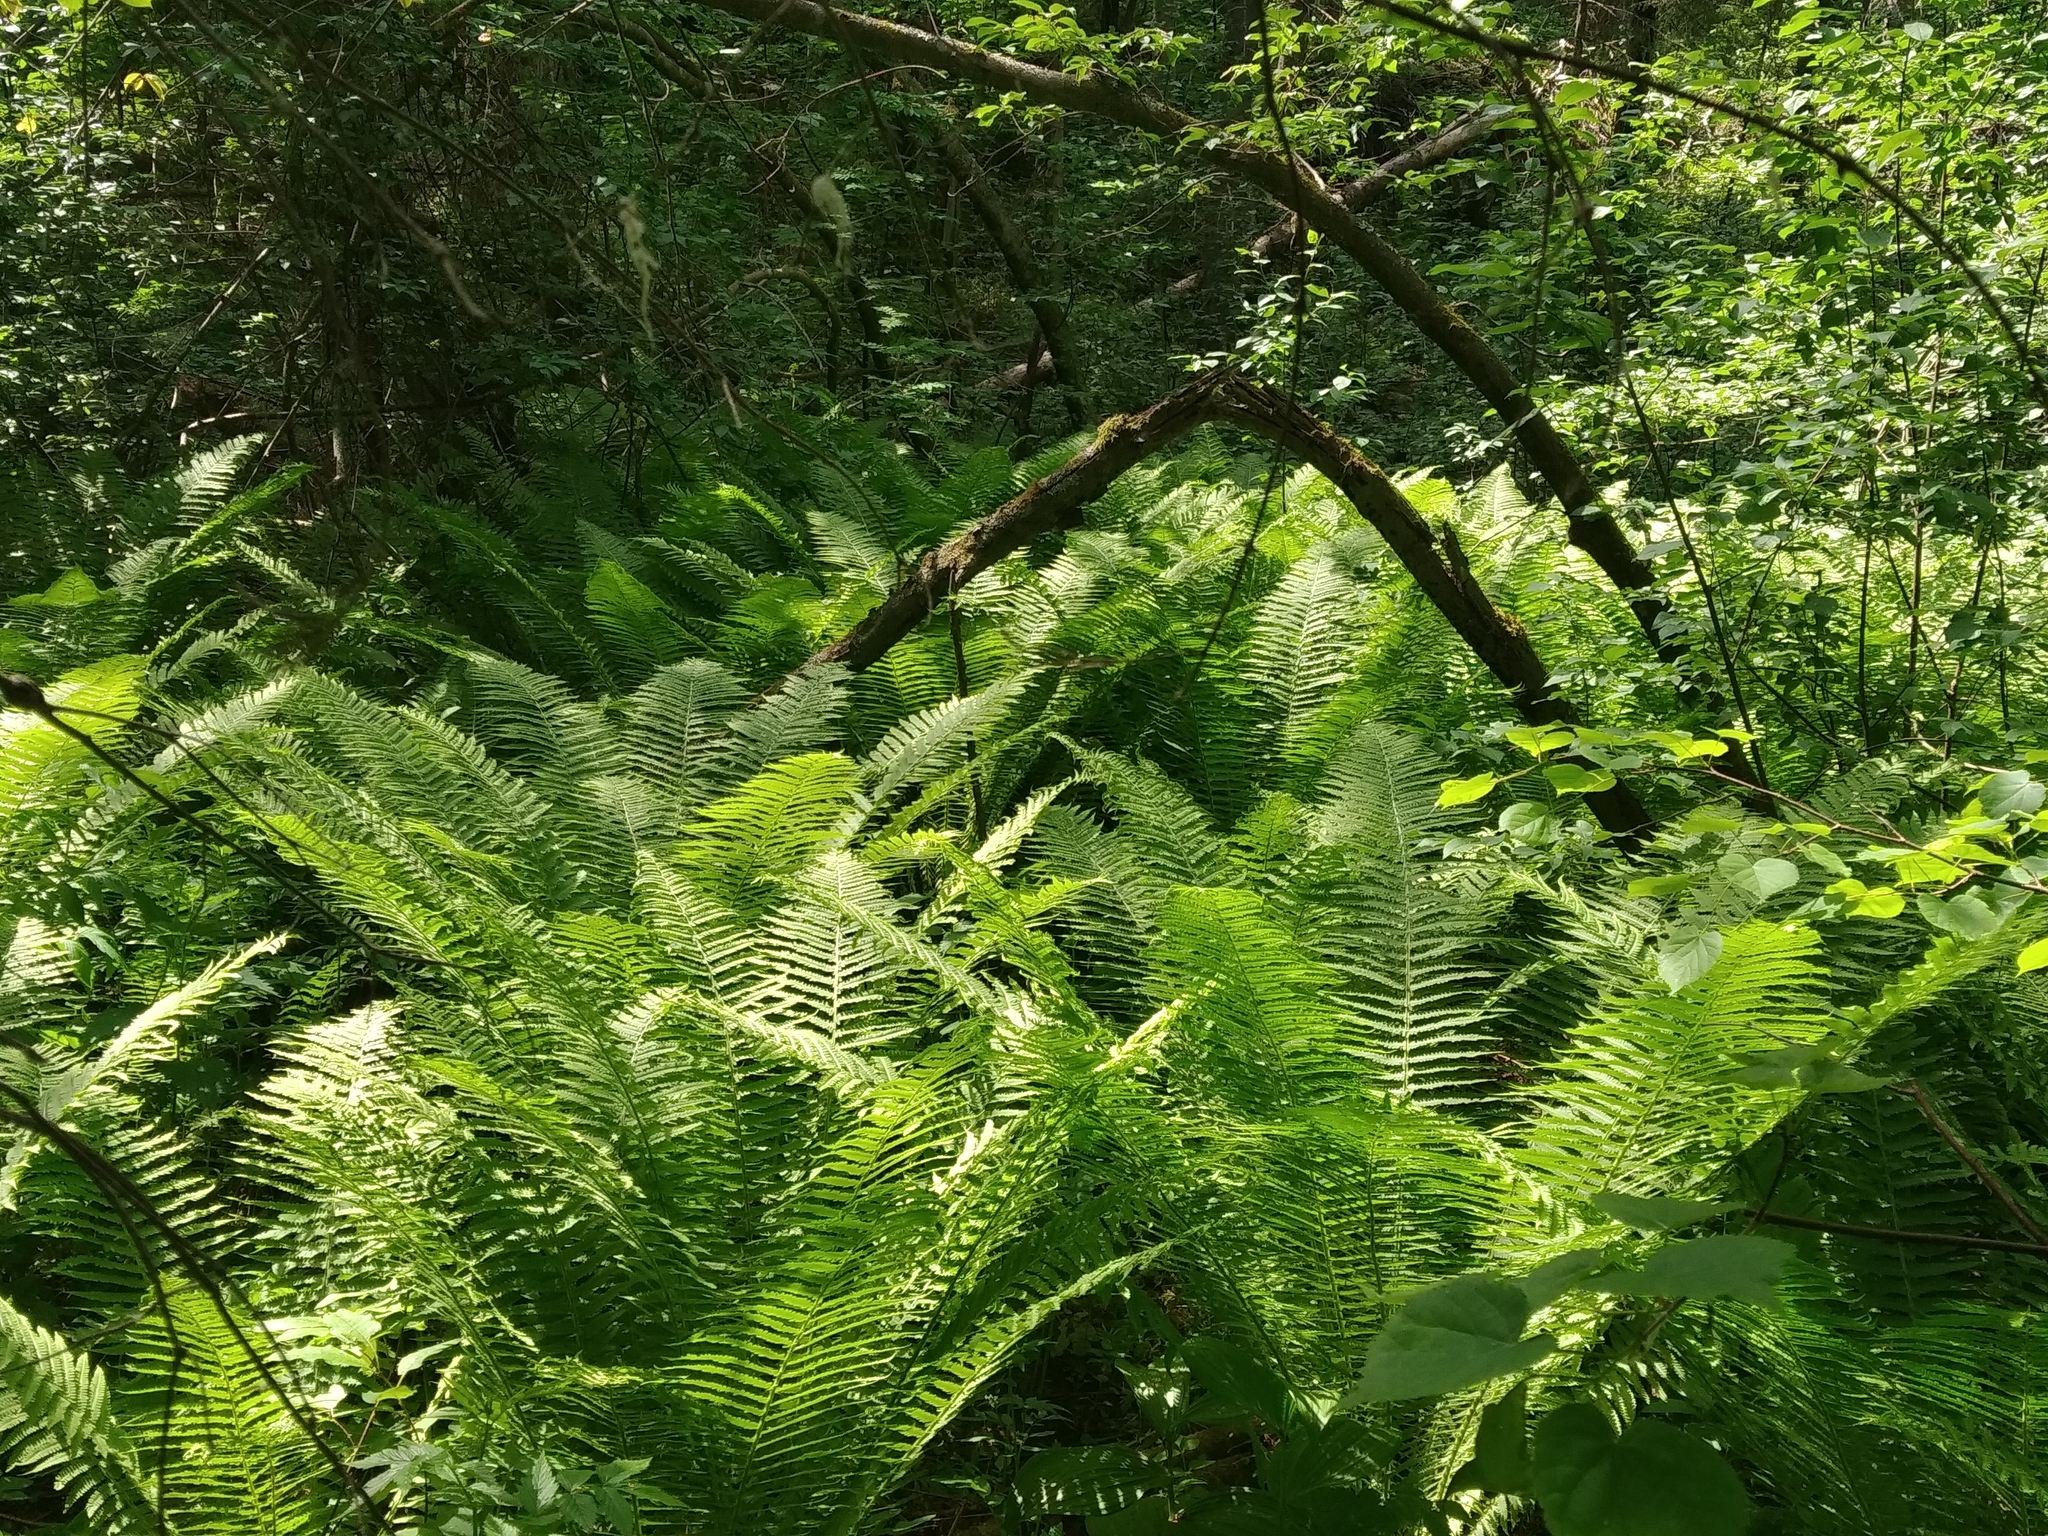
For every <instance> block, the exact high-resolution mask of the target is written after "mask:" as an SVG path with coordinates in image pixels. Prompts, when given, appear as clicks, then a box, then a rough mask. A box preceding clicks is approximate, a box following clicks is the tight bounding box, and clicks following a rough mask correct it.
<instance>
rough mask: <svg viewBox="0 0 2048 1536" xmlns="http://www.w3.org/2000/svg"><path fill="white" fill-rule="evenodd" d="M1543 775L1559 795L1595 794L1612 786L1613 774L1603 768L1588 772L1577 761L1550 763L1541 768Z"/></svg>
mask: <svg viewBox="0 0 2048 1536" xmlns="http://www.w3.org/2000/svg"><path fill="white" fill-rule="evenodd" d="M1543 777H1544V778H1546V779H1548V780H1549V781H1550V787H1551V788H1552V789H1554V790H1556V791H1557V792H1558V793H1559V794H1560V795H1595V794H1598V793H1599V792H1600V791H1601V790H1603V789H1612V788H1614V775H1613V774H1611V773H1609V772H1607V771H1606V770H1605V769H1602V770H1601V771H1600V772H1598V773H1588V772H1587V771H1586V770H1585V769H1583V768H1581V767H1580V766H1579V765H1578V764H1577V763H1552V764H1551V765H1550V766H1549V767H1547V768H1545V769H1544V770H1543Z"/></svg>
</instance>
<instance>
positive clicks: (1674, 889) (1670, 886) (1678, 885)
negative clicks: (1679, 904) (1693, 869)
mask: <svg viewBox="0 0 2048 1536" xmlns="http://www.w3.org/2000/svg"><path fill="white" fill-rule="evenodd" d="M1698 878H1699V877H1698V876H1697V875H1643V876H1640V877H1638V878H1637V879H1634V880H1631V881H1629V883H1628V893H1629V895H1631V896H1676V895H1677V894H1678V893H1679V892H1680V891H1682V890H1684V889H1685V888H1686V887H1687V886H1689V885H1691V884H1692V883H1693V881H1694V880H1696V879H1698Z"/></svg>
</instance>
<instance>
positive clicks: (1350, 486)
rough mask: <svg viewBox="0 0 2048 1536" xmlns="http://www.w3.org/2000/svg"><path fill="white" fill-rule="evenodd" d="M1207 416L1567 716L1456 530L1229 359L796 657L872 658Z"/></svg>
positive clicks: (1501, 672)
mask: <svg viewBox="0 0 2048 1536" xmlns="http://www.w3.org/2000/svg"><path fill="white" fill-rule="evenodd" d="M1205 422H1228V423H1230V424H1231V425H1233V426H1236V427H1239V428H1241V429H1242V430H1244V431H1247V432H1251V433H1254V434H1256V435H1258V436H1260V437H1263V438H1265V439H1267V440H1268V441H1269V442H1271V443H1273V444H1274V445H1275V446H1276V447H1278V448H1280V449H1282V450H1284V451H1285V452H1287V453H1288V454H1290V455H1292V456H1294V457H1296V458H1299V459H1301V460H1302V461H1304V462H1306V463H1308V464H1310V465H1312V466H1314V467H1315V468H1316V469H1317V470H1318V471H1320V472H1321V473H1322V474H1323V476H1324V477H1325V478H1327V479H1328V480H1329V481H1330V483H1331V484H1332V485H1334V486H1336V487H1337V489H1338V490H1339V491H1341V492H1342V493H1343V494H1344V495H1345V496H1346V497H1347V498H1348V499H1349V500H1350V502H1351V504H1352V506H1353V507H1355V508H1356V509H1357V510H1358V513H1359V515H1360V516H1362V517H1363V518H1364V519H1365V520H1366V521H1367V522H1368V523H1370V524H1371V525H1372V526H1373V528H1374V529H1375V530H1377V531H1378V533H1379V535H1380V537H1381V538H1383V539H1384V540H1386V542H1387V546H1388V548H1389V549H1391V550H1392V551H1393V553H1394V557H1395V558H1396V559H1398V560H1399V561H1400V562H1401V565H1402V567H1403V568H1404V569H1405V570H1406V571H1407V572H1408V574H1409V575H1410V576H1411V577H1412V578H1413V579H1414V581H1415V584H1416V586H1418V587H1419V588H1421V590H1422V593H1423V595H1424V596H1425V597H1427V598H1428V599H1429V601H1430V602H1431V603H1432V604H1434V605H1435V607H1436V609H1437V611H1438V612H1439V613H1441V614H1442V615H1443V616H1444V618H1445V620H1446V621H1447V622H1448V623H1449V624H1450V626H1451V627H1452V628H1453V629H1454V630H1456V631H1457V632H1458V635H1459V637H1460V638H1461V639H1463V640H1464V641H1465V643H1466V644H1467V645H1468V646H1470V647H1471V648H1472V652H1473V654H1474V655H1475V656H1477V657H1478V658H1479V660H1480V661H1481V662H1482V663H1483V664H1484V665H1485V667H1486V669H1487V670H1488V671H1489V672H1491V673H1492V674H1493V675H1494V677H1495V678H1496V679H1498V680H1499V681H1500V683H1501V685H1502V686H1503V687H1505V688H1506V689H1507V690H1508V693H1509V695H1510V697H1511V698H1512V699H1513V700H1514V705H1515V708H1516V710H1517V712H1519V713H1520V714H1521V716H1522V717H1523V718H1524V719H1525V720H1530V721H1535V722H1543V723H1550V722H1556V723H1560V724H1569V723H1571V722H1573V721H1574V720H1576V718H1577V714H1576V711H1574V709H1573V708H1572V705H1571V701H1570V700H1569V699H1567V698H1565V697H1564V696H1563V695H1562V694H1560V693H1559V692H1558V691H1557V689H1556V687H1555V686H1554V685H1553V684H1552V682H1551V679H1550V672H1549V669H1548V668H1547V667H1545V666H1544V665H1543V662H1542V659H1541V658H1540V657H1539V656H1538V655H1537V654H1536V647H1535V645H1534V643H1533V642H1532V641H1531V640H1530V638H1529V632H1528V631H1527V630H1526V629H1525V628H1524V627H1523V626H1522V624H1521V621H1520V620H1518V619H1517V618H1515V616H1514V615H1513V614H1510V613H1505V612H1503V611H1502V610H1501V609H1499V608H1497V607H1495V606H1494V604H1493V602H1492V600H1491V599H1490V598H1488V597H1487V595H1486V593H1485V592H1484V591H1483V590H1482V589H1481V587H1480V586H1479V583H1478V581H1477V580H1476V579H1475V578H1474V577H1473V575H1472V571H1471V568H1470V566H1469V565H1468V564H1467V563H1466V560H1465V556H1464V552H1463V551H1462V550H1461V549H1460V547H1459V545H1458V540H1457V535H1456V534H1455V533H1454V532H1453V531H1452V530H1451V529H1449V528H1448V527H1445V528H1443V529H1442V530H1441V532H1439V531H1437V530H1433V529H1432V528H1431V527H1430V525H1429V524H1428V522H1426V521H1425V520H1424V519H1423V517H1422V515H1421V514H1420V513H1419V512H1417V511H1416V510H1415V508H1414V507H1413V506H1412V505H1411V504H1410V503H1409V501H1408V498H1407V497H1405V496H1403V495H1402V494H1401V492H1400V490H1399V489H1398V488H1397V487H1396V486H1395V485H1394V483H1393V482H1392V481H1391V480H1389V479H1388V478H1387V477H1386V475H1385V474H1384V473H1382V472H1381V470H1380V469H1379V467H1378V466H1377V465H1375V464H1374V463H1372V461H1371V460H1369V459H1367V458H1366V457H1365V455H1363V454H1362V453H1360V452H1359V451H1358V450H1357V448H1355V447H1354V446H1352V444H1351V443H1350V442H1349V441H1348V440H1346V439H1345V438H1344V437H1343V435H1342V434H1340V433H1339V432H1338V431H1337V430H1336V429H1335V428H1333V427H1332V426H1330V424H1329V423H1328V422H1325V421H1324V420H1322V418H1320V417H1318V416H1317V415H1315V414H1314V413H1313V412H1312V411H1310V410H1308V409H1307V408H1306V407H1305V406H1303V405H1302V404H1301V403H1300V402H1299V401H1297V400H1294V399H1293V398H1291V397H1290V396H1288V395H1286V394H1284V393H1282V392H1281V391H1279V390H1277V389H1273V388H1270V387H1269V386H1266V385H1263V384H1258V383H1255V382H1253V381H1252V380H1250V379H1247V378H1246V377H1244V375H1242V374H1241V373H1239V372H1237V371H1236V370H1235V369H1232V368H1218V369H1213V370H1211V371H1210V372H1208V373H1205V374H1203V375H1202V376H1201V377H1200V378H1198V379H1195V380H1194V381H1193V382H1191V383H1189V384H1187V385H1185V386H1183V387H1182V388H1180V389H1178V390H1176V391H1174V392H1173V393H1172V394H1170V395H1168V396H1167V397H1166V398H1165V399H1163V400H1161V401H1159V402H1158V403H1157V404H1155V405H1152V406H1150V407H1148V408H1147V409H1145V410H1142V411H1138V412H1136V413H1134V414H1132V415H1128V416H1113V417H1111V418H1110V419H1109V420H1108V421H1105V422H1104V423H1103V424H1102V426H1101V428H1100V429H1099V430H1098V431H1097V432H1096V434H1095V440H1094V441H1093V442H1091V443H1090V444H1089V445H1088V446H1087V447H1085V448H1083V449H1082V450H1081V451H1080V452H1079V453H1077V454H1075V455H1074V457H1072V458H1071V459H1069V460H1067V462H1066V463H1064V464H1062V465H1061V466H1060V467H1059V468H1058V469H1056V470H1054V471H1053V472H1052V473H1051V474H1049V475H1046V476H1044V477H1043V478H1041V479H1039V480H1035V481H1033V482H1032V483H1031V484H1030V485H1028V486H1026V487H1025V488H1024V490H1023V491H1022V492H1021V493H1020V494H1019V495H1017V496H1015V497H1012V498H1011V499H1010V500H1009V501H1007V502H1005V503H1003V505H1002V506H1000V507H998V508H996V509H995V511H993V512H991V513H990V514H989V515H988V516H987V517H985V518H983V519H982V520H981V521H980V522H978V523H976V524H975V525H974V526H973V527H972V528H969V529H968V530H967V531H966V532H965V533H962V534H960V535H959V536H958V537H957V538H954V539H952V540H950V541H949V542H947V543H945V544H942V545H940V546H939V547H938V548H936V549H932V550H928V551H927V552H926V553H925V555H924V558H923V559H921V560H919V561H918V563H917V565H916V567H915V568H914V569H912V570H911V571H910V572H909V574H907V575H906V576H905V577H904V578H903V580H902V581H901V582H899V583H898V584H897V586H896V587H895V588H894V590H892V591H891V592H890V593H889V595H888V596H887V597H885V598H883V599H882V601H881V602H879V603H877V604H876V605H875V606H874V607H873V608H872V609H870V610H869V612H868V614H867V616H866V617H865V618H863V619H862V620H861V621H860V622H859V623H858V624H856V625H854V627H853V628H852V629H850V630H848V631H847V632H846V633H845V634H844V635H842V636H840V638H839V639H837V640H835V641H833V642H832V643H831V644H830V645H828V646H826V647H824V648H823V649H822V650H820V651H818V652H817V653H816V654H815V655H813V656H812V657H811V658H810V660H809V661H807V662H806V663H805V664H804V665H805V666H806V667H816V666H822V665H825V664H828V663H837V664H839V665H841V666H845V667H849V668H851V669H853V670H855V671H859V670H860V669H862V668H864V667H868V666H872V665H873V664H874V663H875V662H877V661H879V660H880V659H881V658H882V657H883V656H884V655H886V654H887V653H888V651H889V648H890V647H891V646H893V645H894V644H895V643H896V642H897V641H898V640H900V639H902V638H903V637H904V636H905V635H907V634H909V633H910V632H911V630H913V629H915V628H916V627H917V626H918V625H920V624H922V623H924V622H925V621H926V620H927V619H928V618H930V617H931V616H932V615H933V614H934V613H936V612H937V611H938V608H939V605H940V604H941V603H944V602H945V601H947V600H948V599H949V598H951V597H952V596H953V594H954V593H956V592H958V591H959V590H960V589H961V588H962V587H964V586H966V585H967V584H968V583H969V582H970V581H972V580H973V579H974V578H975V577H976V576H978V575H980V574H981V573H982V572H983V571H985V570H987V569H988V568H989V567H991V566H992V565H994V564H996V562H998V561H999V560H1002V559H1004V558H1005V557H1006V556H1009V555H1011V554H1014V553H1016V552H1017V551H1018V550H1020V549H1023V548H1025V547H1026V546H1027V545H1029V544H1031V543H1032V542H1033V541H1034V540H1037V539H1039V538H1042V537H1044V536H1045V535H1046V534H1048V533H1053V532H1057V531H1059V530H1062V529H1067V528H1072V527H1076V526H1078V525H1079V523H1080V521H1081V513H1082V509H1083V508H1084V507H1086V506H1087V505H1088V503H1089V502H1091V501H1093V500H1095V499H1096V498H1097V497H1098V496H1100V495H1101V494H1102V493H1103V492H1104V491H1106V490H1107V489H1108V488H1109V486H1110V485H1111V483H1112V482H1114V481H1115V480H1116V479H1117V477H1118V476H1120V475H1121V474H1123V473H1124V472H1125V471H1126V470H1128V469H1130V468H1132V467H1133V466H1134V465H1136V464H1138V463H1139V462H1141V461H1142V460H1144V459H1146V458H1148V457H1149V456H1151V455H1152V454H1154V453H1157V452H1159V451H1160V450H1162V449H1164V448H1167V447H1170V446H1171V445H1172V444H1173V443H1175V442H1177V441H1178V440H1179V439H1181V438H1182V437H1184V436H1186V435H1187V434H1188V433H1189V432H1191V431H1193V430H1194V429H1195V428H1196V427H1198V426H1201V425H1202V424H1204V423H1205ZM1587 801H1588V803H1589V805H1590V806H1591V808H1592V810H1593V812H1594V814H1595V815H1596V816H1597V817H1598V818H1599V820H1600V824H1601V825H1602V826H1604V827H1606V828H1607V829H1608V830H1609V831H1610V832H1615V833H1620V834H1630V833H1634V832H1637V831H1639V830H1640V829H1641V828H1642V827H1643V826H1645V825H1646V824H1647V821H1648V818H1647V816H1646V815H1645V814H1644V811H1643V808H1642V805H1641V803H1640V802H1639V801H1638V800H1637V799H1636V797H1635V794H1634V792H1633V791H1631V790H1629V789H1628V788H1627V787H1626V786H1623V785H1616V786H1615V787H1614V788H1612V789H1609V790H1605V791H1603V792H1601V793H1598V794H1594V795H1589V796H1587Z"/></svg>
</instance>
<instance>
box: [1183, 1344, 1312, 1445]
mask: <svg viewBox="0 0 2048 1536" xmlns="http://www.w3.org/2000/svg"><path fill="white" fill-rule="evenodd" d="M1180 1357H1181V1359H1182V1360H1184V1361H1185V1362H1187V1366H1188V1368H1189V1369H1190V1370H1192V1371H1193V1372H1194V1373H1195V1380H1196V1381H1198V1382H1200V1383H1201V1385H1202V1388H1203V1390H1204V1391H1205V1392H1206V1393H1207V1394H1208V1395H1207V1396H1206V1397H1204V1398H1203V1399H1202V1401H1201V1402H1199V1403H1197V1404H1196V1405H1195V1412H1194V1414H1193V1417H1195V1418H1196V1419H1199V1420H1201V1421H1202V1422H1203V1423H1207V1424H1220V1423H1225V1422H1228V1421H1229V1420H1232V1419H1242V1418H1247V1417H1249V1418H1257V1419H1263V1420H1265V1421H1266V1423H1268V1424H1271V1425H1272V1426H1274V1427H1275V1428H1276V1429H1284V1428H1286V1427H1287V1425H1288V1424H1289V1423H1291V1422H1292V1421H1293V1419H1294V1417H1295V1414H1294V1403H1293V1398H1292V1396H1291V1394H1290V1393H1289V1391H1288V1387H1287V1382H1286V1380H1285V1379H1284V1378H1283V1377H1282V1376H1281V1375H1280V1373H1279V1372H1277V1371H1275V1370H1274V1369H1273V1368H1272V1367H1271V1366H1269V1365H1267V1364H1266V1363H1265V1362H1263V1361H1261V1360H1258V1359H1256V1358H1254V1357H1253V1356H1252V1355H1250V1354H1248V1353H1247V1352H1246V1351H1244V1350H1242V1349H1239V1348H1238V1347H1237V1346H1236V1345H1235V1344H1230V1343H1226V1342H1225V1341H1224V1340H1222V1339H1189V1340H1188V1341H1187V1342H1186V1343H1185V1344H1183V1345H1182V1346H1181V1349H1180Z"/></svg>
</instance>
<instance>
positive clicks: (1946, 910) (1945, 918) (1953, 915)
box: [1913, 894, 2005, 939]
mask: <svg viewBox="0 0 2048 1536" xmlns="http://www.w3.org/2000/svg"><path fill="white" fill-rule="evenodd" d="M1913 905H1914V906H1915V907H1916V908H1918V909H1919V912H1920V915H1921V916H1922V917H1924V918H1925V919H1927V925H1928V926H1929V927H1930V928H1938V929H1940V930H1941V931H1942V932H1943V933H1952V934H1954V935H1956V937H1958V938H1962V939H1983V938H1988V937H1990V936H1991V935H1992V934H1994V933H1996V932H1998V930H1999V929H2000V928H2001V927H2003V926H2004V924H2005V918H2004V916H2003V915H2002V914H2000V913H1998V912H1994V911H1992V909H1991V907H1990V905H1989V903H1987V902H1986V901H1985V900H1984V898H1983V897H1981V896H1975V895H1969V894H1965V895H1962V896H1952V897H1950V898H1949V899H1948V900H1947V901H1943V900H1942V899H1941V898H1940V897H1938V896H1921V897H1917V898H1915V900H1914V902H1913Z"/></svg>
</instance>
